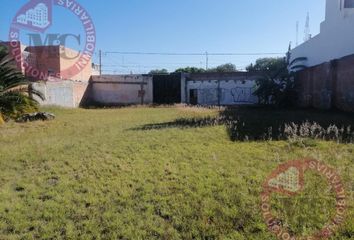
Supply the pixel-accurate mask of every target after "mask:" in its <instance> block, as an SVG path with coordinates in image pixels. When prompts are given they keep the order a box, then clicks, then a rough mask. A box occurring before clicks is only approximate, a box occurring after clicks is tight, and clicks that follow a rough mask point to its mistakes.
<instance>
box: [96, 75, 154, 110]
mask: <svg viewBox="0 0 354 240" xmlns="http://www.w3.org/2000/svg"><path fill="white" fill-rule="evenodd" d="M90 84H91V93H90V100H91V101H93V102H95V103H99V104H106V105H126V104H151V103H153V79H152V76H148V75H103V76H92V79H91V81H90Z"/></svg>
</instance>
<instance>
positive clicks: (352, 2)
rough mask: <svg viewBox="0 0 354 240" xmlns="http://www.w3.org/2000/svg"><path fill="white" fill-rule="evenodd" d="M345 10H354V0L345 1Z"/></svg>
mask: <svg viewBox="0 0 354 240" xmlns="http://www.w3.org/2000/svg"><path fill="white" fill-rule="evenodd" d="M344 8H354V0H344Z"/></svg>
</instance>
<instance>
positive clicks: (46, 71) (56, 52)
mask: <svg viewBox="0 0 354 240" xmlns="http://www.w3.org/2000/svg"><path fill="white" fill-rule="evenodd" d="M26 51H28V52H31V53H32V54H33V55H34V56H36V60H35V64H34V67H35V68H37V69H38V70H39V71H40V72H42V73H43V74H42V76H40V77H39V78H37V79H39V80H48V79H50V78H51V77H52V78H59V79H65V80H74V81H85V82H87V81H89V80H90V77H91V75H92V61H91V59H90V58H89V56H87V57H86V60H82V61H83V62H82V63H86V66H85V67H83V68H80V69H78V70H77V72H78V74H75V75H74V76H71V75H72V74H69V75H68V74H64V73H66V71H65V70H66V69H69V68H70V67H71V66H73V65H75V63H76V62H77V61H78V60H79V58H80V54H79V52H77V51H75V50H73V49H70V48H66V47H63V46H35V47H27V48H26ZM43 75H44V76H43ZM29 76H31V75H29ZM48 76H49V78H48ZM34 78H36V77H34ZM37 79H36V80H37Z"/></svg>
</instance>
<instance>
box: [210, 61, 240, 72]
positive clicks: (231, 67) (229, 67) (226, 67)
mask: <svg viewBox="0 0 354 240" xmlns="http://www.w3.org/2000/svg"><path fill="white" fill-rule="evenodd" d="M208 72H220V73H221V72H237V69H236V66H235V64H232V63H226V64H222V65H220V66H217V67H216V68H211V69H209V70H208Z"/></svg>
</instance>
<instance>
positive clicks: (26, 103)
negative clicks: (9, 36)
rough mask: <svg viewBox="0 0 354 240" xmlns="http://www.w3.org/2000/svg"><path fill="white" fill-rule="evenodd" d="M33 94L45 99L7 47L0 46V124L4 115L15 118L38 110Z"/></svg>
mask: <svg viewBox="0 0 354 240" xmlns="http://www.w3.org/2000/svg"><path fill="white" fill-rule="evenodd" d="M33 96H38V97H39V98H40V99H44V97H43V95H42V94H41V93H40V92H38V91H36V90H34V89H33V88H32V84H31V82H30V81H28V80H27V79H26V77H25V76H24V75H23V74H22V72H21V71H19V70H18V69H17V68H16V63H15V61H14V60H13V59H12V58H10V57H9V54H8V51H7V49H6V48H5V47H0V124H1V123H3V122H4V119H3V117H6V118H13V117H17V116H18V115H20V114H23V113H25V112H31V111H35V110H37V107H38V102H37V101H36V100H35V99H34V98H33Z"/></svg>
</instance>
